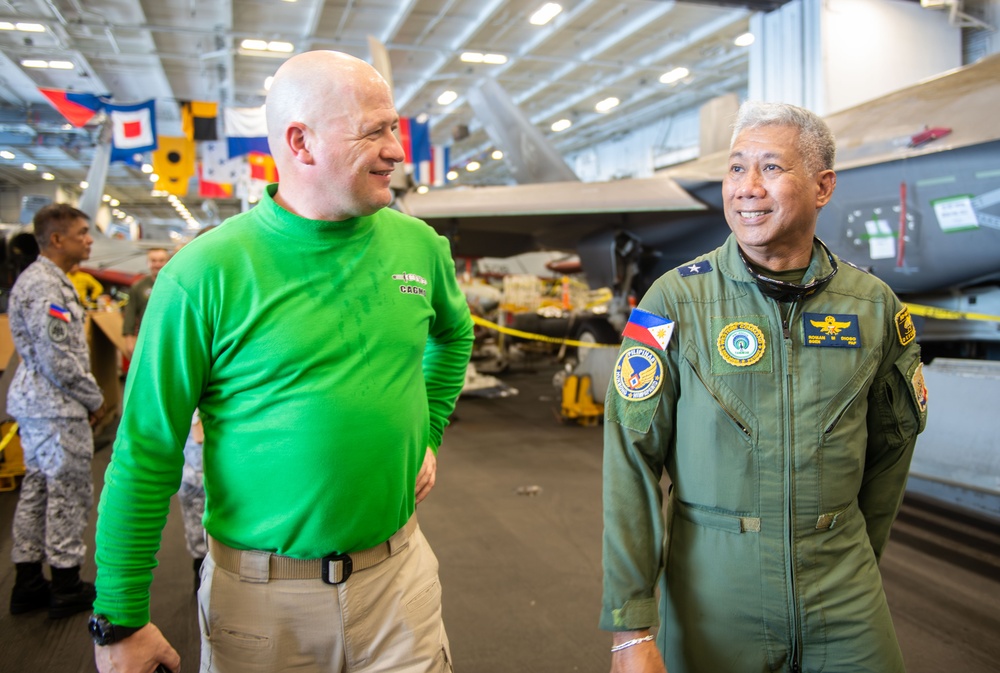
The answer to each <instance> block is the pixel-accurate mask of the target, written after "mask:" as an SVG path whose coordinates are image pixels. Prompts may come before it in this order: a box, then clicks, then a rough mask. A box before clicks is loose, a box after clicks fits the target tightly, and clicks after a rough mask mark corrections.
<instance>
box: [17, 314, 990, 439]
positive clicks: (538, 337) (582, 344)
mask: <svg viewBox="0 0 1000 673" xmlns="http://www.w3.org/2000/svg"><path fill="white" fill-rule="evenodd" d="M905 306H906V307H907V308H909V309H910V313H912V314H913V315H919V316H922V317H924V318H934V319H937V320H985V321H988V322H1000V316H996V315H987V314H985V313H969V312H965V311H952V310H949V309H946V308H938V307H936V306H921V305H919V304H905ZM472 322H474V323H475V324H477V325H479V326H481V327H485V328H487V329H491V330H493V331H495V332H500V333H502V334H507V335H510V336H515V337H518V338H521V339H529V340H532V341H544V342H546V343H552V344H566V345H567V346H576V347H577V348H620V347H621V344H595V343H590V342H587V341H576V340H575V339H560V338H558V337H550V336H545V335H543V334H532V333H531V332H523V331H521V330H517V329H511V328H509V327H501V326H500V325H498V324H496V323H494V322H490V321H489V320H486V319H485V318H481V317H479V316H477V315H474V316H472ZM7 441H9V440H8V439H6V438H5V439H4V442H3V443H4V444H6V442H7ZM0 448H2V445H0Z"/></svg>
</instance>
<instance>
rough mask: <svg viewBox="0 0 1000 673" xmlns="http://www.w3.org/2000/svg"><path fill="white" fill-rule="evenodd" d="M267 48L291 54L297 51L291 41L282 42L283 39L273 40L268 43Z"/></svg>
mask: <svg viewBox="0 0 1000 673" xmlns="http://www.w3.org/2000/svg"><path fill="white" fill-rule="evenodd" d="M267 50H268V51H274V52H278V53H279V54H290V53H292V52H293V51H295V45H294V44H292V43H291V42H282V41H281V40H272V41H270V42H268V43H267Z"/></svg>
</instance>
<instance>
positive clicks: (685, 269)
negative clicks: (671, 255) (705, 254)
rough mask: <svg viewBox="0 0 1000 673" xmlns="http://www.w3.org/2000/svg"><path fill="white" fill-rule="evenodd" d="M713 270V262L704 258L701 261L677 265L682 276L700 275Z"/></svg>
mask: <svg viewBox="0 0 1000 673" xmlns="http://www.w3.org/2000/svg"><path fill="white" fill-rule="evenodd" d="M711 270H712V263H711V262H709V261H708V260H702V261H700V262H692V263H690V264H685V265H684V266H680V267H677V271H678V273H680V274H681V277H682V278H686V277H688V276H700V275H701V274H703V273H708V272H709V271H711Z"/></svg>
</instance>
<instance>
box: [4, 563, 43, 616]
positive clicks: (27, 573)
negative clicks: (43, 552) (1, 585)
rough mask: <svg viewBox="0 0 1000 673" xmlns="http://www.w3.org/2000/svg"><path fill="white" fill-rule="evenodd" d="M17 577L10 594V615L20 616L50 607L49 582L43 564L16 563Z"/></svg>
mask: <svg viewBox="0 0 1000 673" xmlns="http://www.w3.org/2000/svg"><path fill="white" fill-rule="evenodd" d="M14 566H15V568H16V569H17V575H16V577H15V579H14V590H13V591H11V592H10V614H12V615H20V614H23V613H25V612H31V611H32V610H39V609H41V608H47V607H49V581H48V580H47V579H45V575H43V574H42V564H41V562H38V563H15V564H14Z"/></svg>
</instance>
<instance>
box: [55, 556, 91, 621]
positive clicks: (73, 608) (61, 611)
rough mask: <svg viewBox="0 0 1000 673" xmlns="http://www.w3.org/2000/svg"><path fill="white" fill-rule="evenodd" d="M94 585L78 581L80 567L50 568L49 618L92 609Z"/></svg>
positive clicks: (57, 617)
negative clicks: (50, 595) (50, 594)
mask: <svg viewBox="0 0 1000 673" xmlns="http://www.w3.org/2000/svg"><path fill="white" fill-rule="evenodd" d="M95 598H97V592H96V591H95V590H94V585H93V584H91V583H90V582H84V581H83V580H81V579H80V566H74V567H72V568H52V598H51V600H50V601H49V617H51V618H52V619H59V618H61V617H69V616H70V615H75V614H76V613H78V612H84V611H86V610H90V609H92V608H93V607H94V599H95Z"/></svg>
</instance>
